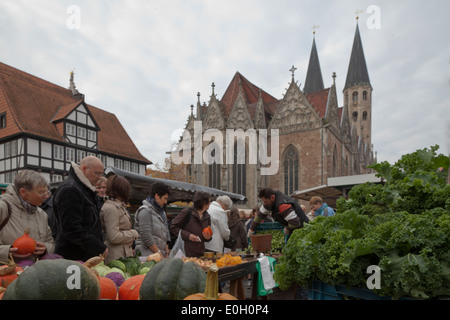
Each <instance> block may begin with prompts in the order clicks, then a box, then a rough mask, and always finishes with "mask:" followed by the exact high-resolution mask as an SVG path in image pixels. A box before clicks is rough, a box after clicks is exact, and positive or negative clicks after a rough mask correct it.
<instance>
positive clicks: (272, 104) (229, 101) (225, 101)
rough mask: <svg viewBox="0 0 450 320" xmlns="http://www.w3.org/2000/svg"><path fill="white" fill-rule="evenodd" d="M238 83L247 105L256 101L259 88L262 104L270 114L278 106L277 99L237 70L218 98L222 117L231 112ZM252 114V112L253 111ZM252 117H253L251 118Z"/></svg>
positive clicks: (237, 91)
mask: <svg viewBox="0 0 450 320" xmlns="http://www.w3.org/2000/svg"><path fill="white" fill-rule="evenodd" d="M239 83H241V85H242V91H243V93H244V97H245V100H246V102H247V105H252V104H255V105H256V103H258V100H259V91H260V90H261V97H262V100H263V102H264V106H265V109H266V112H268V113H270V114H272V115H273V114H274V112H275V110H276V108H277V107H278V104H279V100H278V99H276V98H274V97H272V96H271V95H270V94H268V93H267V92H265V91H264V90H262V89H260V88H258V87H257V86H255V85H254V84H253V83H251V82H250V81H248V80H247V79H246V78H245V77H244V76H243V75H241V74H240V73H239V72H236V74H235V75H234V77H233V79H232V80H231V83H230V84H229V85H228V88H227V90H226V91H225V93H224V95H223V97H222V99H221V100H220V103H221V107H222V112H223V115H224V118H225V119H226V118H228V116H229V115H230V113H231V109H232V108H233V106H234V103H235V101H236V99H237V97H238V94H239ZM253 115H254V112H253ZM252 119H253V118H252Z"/></svg>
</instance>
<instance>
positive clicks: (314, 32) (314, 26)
mask: <svg viewBox="0 0 450 320" xmlns="http://www.w3.org/2000/svg"><path fill="white" fill-rule="evenodd" d="M319 28H320V26H316V25H315V24H314V25H313V27H312V29H313V35H315V34H316V29H319Z"/></svg>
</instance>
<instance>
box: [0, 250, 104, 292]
mask: <svg viewBox="0 0 450 320" xmlns="http://www.w3.org/2000/svg"><path fill="white" fill-rule="evenodd" d="M99 296H100V283H99V279H98V277H96V276H95V275H93V273H91V272H90V269H88V268H86V267H85V266H83V265H82V264H81V263H79V262H77V261H73V260H66V259H56V260H40V261H38V262H36V263H35V264H33V265H32V266H30V267H28V268H26V269H25V271H23V272H22V273H21V274H20V276H19V277H18V278H17V279H16V280H15V281H13V282H12V283H11V284H10V285H9V286H8V287H7V288H6V291H5V292H4V294H3V298H2V299H3V300H96V299H98V298H99Z"/></svg>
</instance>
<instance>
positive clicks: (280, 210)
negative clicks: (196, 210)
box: [248, 188, 309, 300]
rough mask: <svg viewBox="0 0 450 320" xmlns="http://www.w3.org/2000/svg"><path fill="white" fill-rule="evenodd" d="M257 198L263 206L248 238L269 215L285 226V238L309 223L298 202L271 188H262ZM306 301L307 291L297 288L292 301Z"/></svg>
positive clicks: (254, 220)
mask: <svg viewBox="0 0 450 320" xmlns="http://www.w3.org/2000/svg"><path fill="white" fill-rule="evenodd" d="M258 197H259V198H261V200H262V202H263V205H262V206H261V208H259V210H258V212H257V213H256V216H255V219H253V222H252V224H251V226H250V230H249V231H248V236H249V237H250V236H251V235H252V234H254V232H255V230H256V228H257V227H258V225H259V224H260V223H261V221H263V220H264V218H265V217H266V216H267V215H268V214H269V213H272V217H273V218H274V219H275V221H277V222H279V223H281V224H282V225H284V226H285V227H284V234H285V235H286V238H289V237H290V235H291V234H292V231H294V230H295V229H298V228H303V225H304V224H305V223H308V222H309V219H308V217H307V216H306V214H305V212H304V211H303V209H302V208H301V207H300V205H299V204H298V202H297V201H295V200H294V199H292V198H291V197H289V196H287V195H285V194H283V193H281V192H280V191H274V190H273V189H271V188H264V189H261V190H260V191H259V193H258ZM307 299H308V289H307V288H306V287H301V286H299V287H298V288H297V292H296V294H295V297H294V300H307Z"/></svg>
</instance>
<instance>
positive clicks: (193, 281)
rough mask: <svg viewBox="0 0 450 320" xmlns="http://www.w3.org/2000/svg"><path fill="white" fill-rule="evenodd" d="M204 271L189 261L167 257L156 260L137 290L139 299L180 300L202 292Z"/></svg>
mask: <svg viewBox="0 0 450 320" xmlns="http://www.w3.org/2000/svg"><path fill="white" fill-rule="evenodd" d="M205 282H206V274H205V271H203V270H202V268H200V267H199V266H198V265H196V264H195V263H193V262H191V261H187V262H184V261H183V260H181V259H179V258H167V259H164V260H161V261H160V262H158V263H157V264H156V265H155V266H154V267H153V268H151V269H150V271H149V272H147V274H146V275H145V278H144V280H143V281H142V284H141V288H140V291H139V298H140V300H182V299H184V298H185V297H186V296H188V295H191V294H194V293H197V292H204V290H205Z"/></svg>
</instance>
